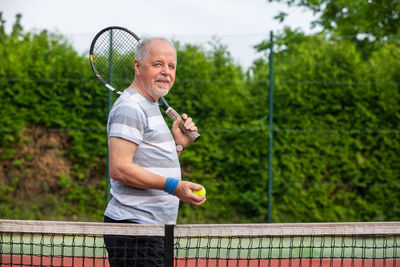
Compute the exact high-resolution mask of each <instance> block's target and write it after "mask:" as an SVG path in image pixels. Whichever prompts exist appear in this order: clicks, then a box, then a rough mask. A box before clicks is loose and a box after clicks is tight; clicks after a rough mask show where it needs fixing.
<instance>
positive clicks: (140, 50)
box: [135, 37, 176, 63]
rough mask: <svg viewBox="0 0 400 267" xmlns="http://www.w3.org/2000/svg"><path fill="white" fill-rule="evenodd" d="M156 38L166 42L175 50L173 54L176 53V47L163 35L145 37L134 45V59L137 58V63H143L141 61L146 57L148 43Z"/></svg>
mask: <svg viewBox="0 0 400 267" xmlns="http://www.w3.org/2000/svg"><path fill="white" fill-rule="evenodd" d="M156 40H162V41H165V42H167V43H168V44H169V45H170V46H171V47H172V48H173V49H174V50H175V55H176V48H175V46H174V44H173V43H172V42H171V41H170V40H168V39H166V38H164V37H151V38H145V39H143V40H142V41H141V42H140V43H139V44H138V46H137V47H136V51H135V59H137V60H138V61H139V63H143V61H144V60H145V59H146V57H147V55H148V54H149V49H148V45H149V44H150V43H151V42H153V41H156Z"/></svg>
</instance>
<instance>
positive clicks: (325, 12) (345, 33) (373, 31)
mask: <svg viewBox="0 0 400 267" xmlns="http://www.w3.org/2000/svg"><path fill="white" fill-rule="evenodd" d="M268 1H269V2H284V3H286V4H287V5H288V6H298V7H305V8H308V9H310V10H312V11H313V12H314V14H316V15H317V16H318V19H317V20H316V21H314V22H313V23H312V24H313V25H314V26H315V25H320V26H322V28H323V29H324V31H327V32H329V33H334V34H335V35H337V36H340V37H344V38H348V39H351V40H353V41H354V42H356V43H357V45H358V46H359V47H362V48H365V49H366V50H367V51H364V54H367V53H368V54H369V52H371V50H372V49H371V46H372V47H375V45H379V44H378V42H376V41H387V40H391V39H396V38H397V39H398V36H397V35H398V34H399V33H400V2H399V1H398V0H351V1H348V0H268ZM286 15H287V14H286V13H283V12H281V13H280V14H278V15H277V17H276V18H277V19H279V20H281V21H282V20H284V19H285V16H286Z"/></svg>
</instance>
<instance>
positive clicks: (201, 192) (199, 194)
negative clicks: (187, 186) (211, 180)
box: [192, 186, 206, 196]
mask: <svg viewBox="0 0 400 267" xmlns="http://www.w3.org/2000/svg"><path fill="white" fill-rule="evenodd" d="M192 192H193V194H195V195H198V196H205V195H206V189H205V188H204V186H203V188H202V189H201V190H192Z"/></svg>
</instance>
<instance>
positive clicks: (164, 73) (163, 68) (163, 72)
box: [161, 65, 171, 75]
mask: <svg viewBox="0 0 400 267" xmlns="http://www.w3.org/2000/svg"><path fill="white" fill-rule="evenodd" d="M170 72H171V70H170V69H169V67H168V65H164V66H163V67H162V68H161V74H163V75H168V74H170Z"/></svg>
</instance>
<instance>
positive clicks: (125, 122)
mask: <svg viewBox="0 0 400 267" xmlns="http://www.w3.org/2000/svg"><path fill="white" fill-rule="evenodd" d="M109 124H110V125H109V129H110V132H109V136H110V137H111V136H114V137H120V138H123V139H126V140H128V141H131V142H134V143H136V144H138V145H140V144H141V143H142V142H143V135H144V131H145V128H146V125H147V120H146V118H145V115H144V113H143V112H142V111H141V109H140V107H138V106H119V107H117V108H116V109H115V110H112V111H111V112H110V118H109Z"/></svg>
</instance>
